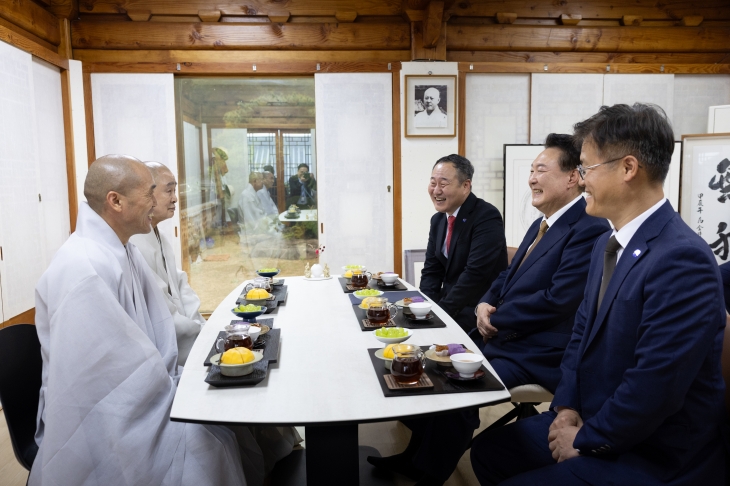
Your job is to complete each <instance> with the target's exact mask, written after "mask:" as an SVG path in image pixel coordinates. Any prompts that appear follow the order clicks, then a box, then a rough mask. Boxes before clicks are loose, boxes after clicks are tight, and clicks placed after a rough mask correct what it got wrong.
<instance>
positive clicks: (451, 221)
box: [446, 215, 456, 255]
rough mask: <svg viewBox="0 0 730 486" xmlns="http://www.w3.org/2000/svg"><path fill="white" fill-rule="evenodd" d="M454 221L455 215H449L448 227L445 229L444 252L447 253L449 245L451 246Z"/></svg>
mask: <svg viewBox="0 0 730 486" xmlns="http://www.w3.org/2000/svg"><path fill="white" fill-rule="evenodd" d="M454 221H456V216H453V215H452V216H449V227H448V229H447V230H446V254H447V255H448V254H449V246H451V233H453V232H454Z"/></svg>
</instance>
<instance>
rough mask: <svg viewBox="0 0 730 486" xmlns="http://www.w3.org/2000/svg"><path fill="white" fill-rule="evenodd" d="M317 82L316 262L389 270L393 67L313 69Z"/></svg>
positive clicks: (337, 267)
mask: <svg viewBox="0 0 730 486" xmlns="http://www.w3.org/2000/svg"><path fill="white" fill-rule="evenodd" d="M314 87H315V100H316V101H315V103H316V111H317V115H316V116H317V143H316V147H317V164H318V167H317V172H318V179H317V185H318V193H317V197H318V208H319V221H320V223H322V224H324V234H320V235H319V236H320V243H321V244H324V245H325V246H326V249H325V252H324V254H323V256H322V257H321V258H320V261H322V262H326V263H328V264H329V266H330V269H332V272H333V273H341V272H340V267H342V266H343V265H348V264H359V265H366V266H367V267H368V268H369V269H373V270H374V271H385V270H392V269H393V193H392V192H388V189H387V187H388V186H391V191H392V186H393V131H392V130H393V128H392V127H393V125H392V109H393V107H392V96H393V94H392V78H391V74H389V73H388V74H381V73H352V74H349V73H348V74H316V75H315V78H314ZM404 217H408V216H407V215H404Z"/></svg>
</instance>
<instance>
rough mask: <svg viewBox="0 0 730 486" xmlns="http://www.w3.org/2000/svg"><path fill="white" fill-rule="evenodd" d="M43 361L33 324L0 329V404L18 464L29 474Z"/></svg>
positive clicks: (34, 452) (33, 456) (34, 444)
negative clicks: (0, 404)
mask: <svg viewBox="0 0 730 486" xmlns="http://www.w3.org/2000/svg"><path fill="white" fill-rule="evenodd" d="M42 370H43V359H42V358H41V343H40V341H38V334H37V333H36V329H35V326H34V325H33V324H16V325H13V326H9V327H5V328H3V329H0V402H2V407H3V413H4V414H5V421H6V422H7V424H8V431H9V432H10V442H12V444H13V452H15V458H16V459H17V460H18V462H19V463H20V464H21V465H22V466H23V467H24V468H26V469H27V470H29V471H30V468H31V466H33V461H34V460H35V456H36V454H37V453H38V446H37V445H36V443H35V439H34V436H35V429H36V415H38V396H39V393H40V389H41V374H42Z"/></svg>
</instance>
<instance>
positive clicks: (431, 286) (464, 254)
mask: <svg viewBox="0 0 730 486" xmlns="http://www.w3.org/2000/svg"><path fill="white" fill-rule="evenodd" d="M446 229H447V216H446V214H445V213H436V214H434V215H433V217H431V229H430V231H429V233H428V247H427V249H426V261H425V263H424V266H423V270H422V271H421V284H420V289H421V291H422V292H423V293H424V294H426V295H427V296H428V297H429V298H430V299H431V300H433V301H434V302H436V303H437V304H438V305H440V306H441V307H442V308H443V309H444V310H445V311H446V312H448V313H449V315H450V316H451V317H453V318H454V319H455V320H456V322H458V323H459V325H461V327H462V328H464V329H465V330H467V331H468V330H469V329H471V328H473V327H474V326H476V317H475V316H474V307H475V306H476V304H477V303H478V302H479V298H480V297H481V296H482V295H484V292H486V291H487V289H488V288H489V286H490V285H491V284H492V281H493V280H494V279H495V278H496V277H497V275H499V273H500V272H501V271H502V270H504V269H505V268H507V243H506V240H505V238H504V224H503V223H502V216H501V215H500V214H499V211H497V208H495V207H494V206H492V205H491V204H489V203H488V202H486V201H483V200H482V199H479V198H478V197H476V196H475V195H474V194H469V196H468V197H467V198H466V201H464V204H462V205H461V209H459V214H458V215H457V217H456V220H455V221H454V229H453V234H452V235H451V245H450V248H449V258H446V257H445V256H444V254H443V253H442V251H441V249H442V247H443V244H444V240H445V239H446Z"/></svg>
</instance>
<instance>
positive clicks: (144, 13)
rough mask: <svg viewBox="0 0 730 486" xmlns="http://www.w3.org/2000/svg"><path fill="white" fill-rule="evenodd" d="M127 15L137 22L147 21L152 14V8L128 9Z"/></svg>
mask: <svg viewBox="0 0 730 486" xmlns="http://www.w3.org/2000/svg"><path fill="white" fill-rule="evenodd" d="M127 16H128V17H129V18H130V19H132V20H133V21H135V22H147V21H148V20H149V19H150V17H151V16H152V11H151V10H127Z"/></svg>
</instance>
